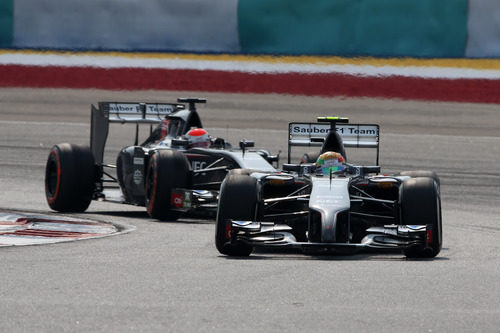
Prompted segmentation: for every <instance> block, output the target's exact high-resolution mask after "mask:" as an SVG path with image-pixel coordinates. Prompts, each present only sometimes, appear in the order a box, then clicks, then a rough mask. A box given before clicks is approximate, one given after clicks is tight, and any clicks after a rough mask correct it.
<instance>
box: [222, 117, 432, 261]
mask: <svg viewBox="0 0 500 333" xmlns="http://www.w3.org/2000/svg"><path fill="white" fill-rule="evenodd" d="M318 120H319V122H318V123H291V124H290V126H289V141H288V144H289V158H290V155H291V146H302V147H309V146H318V147H319V146H321V149H320V151H319V154H318V155H319V157H318V159H317V160H316V161H315V163H308V162H311V161H307V159H308V157H307V156H306V158H305V159H304V158H303V162H305V163H300V164H290V160H289V161H288V162H289V163H288V164H285V165H284V166H283V171H281V172H275V171H272V172H254V171H252V170H248V171H247V172H246V173H244V172H240V173H239V174H228V176H227V177H226V179H225V180H224V182H223V183H222V186H221V191H220V197H219V209H218V212H217V219H216V232H215V244H216V247H217V249H218V251H219V252H220V253H222V254H224V255H228V256H247V255H250V254H251V252H252V250H253V248H254V247H288V248H299V249H302V250H303V251H304V252H305V253H310V254H312V253H332V252H333V253H344V254H350V253H355V252H357V251H359V250H366V249H377V250H384V249H387V250H396V251H399V250H401V251H403V253H404V254H405V255H406V256H407V257H434V256H436V255H437V254H438V253H439V252H440V250H441V244H442V222H441V201H440V181H439V178H438V176H437V175H436V173H434V172H431V171H407V172H401V173H398V174H395V175H381V174H380V166H379V165H378V156H379V154H378V147H379V126H378V125H371V124H350V123H348V120H347V119H346V118H325V117H323V118H319V119H318ZM345 147H354V148H376V149H377V163H376V165H373V166H361V165H355V164H352V163H347V160H346V158H347V156H346V152H345Z"/></svg>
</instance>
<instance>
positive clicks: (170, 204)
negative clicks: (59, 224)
mask: <svg viewBox="0 0 500 333" xmlns="http://www.w3.org/2000/svg"><path fill="white" fill-rule="evenodd" d="M178 102H179V103H128V102H127V103H118V102H116V103H115V102H113V103H111V102H100V103H99V104H98V107H97V108H96V107H95V106H93V105H92V106H91V136H90V148H88V147H82V146H77V145H73V144H68V143H62V144H58V145H55V146H54V147H52V149H51V151H50V153H49V157H48V160H47V165H46V171H45V172H46V173H45V193H46V198H47V202H48V204H49V206H50V208H52V209H54V210H56V211H60V212H83V211H85V210H86V209H87V208H88V206H89V204H90V202H91V201H92V200H100V201H111V202H117V203H124V204H132V205H138V206H146V208H147V212H148V214H149V215H150V216H151V217H153V218H157V219H161V220H176V219H177V218H179V217H180V216H181V214H183V213H187V212H191V213H196V212H201V213H203V214H210V213H212V215H215V210H216V208H217V198H218V192H219V188H220V184H221V183H222V180H223V179H224V177H225V176H226V173H227V172H228V171H229V170H231V169H237V168H245V169H254V170H261V171H264V172H275V171H276V169H275V168H274V167H273V165H272V164H274V163H275V164H277V163H278V162H279V156H272V155H271V154H270V153H269V152H268V151H267V150H264V149H259V150H251V149H249V148H250V147H253V146H254V143H253V141H247V140H242V141H240V144H239V148H232V146H231V144H229V143H228V142H225V140H224V139H222V138H215V139H212V138H210V137H209V135H208V133H207V132H206V130H205V129H203V126H202V123H201V120H200V117H199V115H198V113H197V111H196V103H205V102H206V100H205V99H198V98H179V99H178ZM180 103H188V105H189V108H188V109H186V107H185V105H184V104H180ZM110 123H120V124H127V123H132V124H135V125H136V132H135V144H134V145H132V146H128V147H125V148H123V149H122V150H121V151H120V153H119V154H118V157H117V160H116V165H111V164H106V163H104V162H103V157H104V147H105V145H106V140H107V136H108V130H109V124H110ZM141 124H147V125H149V133H150V135H149V137H148V138H147V139H146V140H145V141H144V142H142V143H141V144H139V125H141ZM154 124H157V127H156V128H155V129H154V130H153V128H152V126H153V125H154ZM113 169H115V170H116V175H114V173H113Z"/></svg>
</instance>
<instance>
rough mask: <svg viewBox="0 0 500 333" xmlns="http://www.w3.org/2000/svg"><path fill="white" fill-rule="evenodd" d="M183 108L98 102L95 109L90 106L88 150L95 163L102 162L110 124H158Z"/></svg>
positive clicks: (170, 105)
mask: <svg viewBox="0 0 500 333" xmlns="http://www.w3.org/2000/svg"><path fill="white" fill-rule="evenodd" d="M184 108H185V106H184V104H177V103H134V102H99V103H98V107H97V108H96V107H95V106H94V105H92V106H91V119H90V127H91V128H90V149H91V151H92V153H93V154H94V158H95V162H96V163H98V164H102V162H103V156H104V146H105V145H106V140H107V137H108V131H109V124H110V123H121V124H126V123H133V124H137V125H139V124H158V123H159V122H160V121H162V120H163V118H165V116H166V115H168V114H170V113H172V112H175V111H178V110H182V109H184ZM136 133H137V131H136Z"/></svg>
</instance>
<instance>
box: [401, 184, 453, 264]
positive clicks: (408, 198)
mask: <svg viewBox="0 0 500 333" xmlns="http://www.w3.org/2000/svg"><path fill="white" fill-rule="evenodd" d="M399 195H400V197H399V201H400V205H401V220H402V224H405V225H422V224H425V225H427V226H429V225H430V227H431V230H432V231H431V232H430V233H428V236H430V237H431V238H430V239H428V240H427V244H426V245H425V246H411V247H409V248H407V249H405V250H404V251H403V253H404V254H405V255H406V257H408V258H433V257H435V256H436V255H438V253H439V251H441V246H442V242H443V236H442V221H441V198H440V195H439V185H438V183H437V182H436V180H435V179H434V178H431V177H418V178H410V179H406V180H405V181H404V182H403V184H402V185H401V188H400V192H399Z"/></svg>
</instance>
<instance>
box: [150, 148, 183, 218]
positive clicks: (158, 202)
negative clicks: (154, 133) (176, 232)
mask: <svg viewBox="0 0 500 333" xmlns="http://www.w3.org/2000/svg"><path fill="white" fill-rule="evenodd" d="M189 171H190V167H189V163H188V160H187V158H186V157H185V156H184V154H183V153H181V152H180V151H178V150H170V149H162V150H157V151H155V152H154V153H153V155H152V156H151V158H150V159H149V165H148V171H147V175H146V209H147V212H148V214H149V216H151V217H152V218H155V219H158V220H162V221H175V220H177V219H178V218H179V217H180V216H181V214H182V212H181V211H176V210H173V209H172V208H173V207H172V190H173V189H175V188H186V187H187V185H188V184H189Z"/></svg>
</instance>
